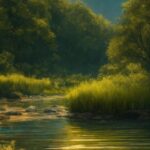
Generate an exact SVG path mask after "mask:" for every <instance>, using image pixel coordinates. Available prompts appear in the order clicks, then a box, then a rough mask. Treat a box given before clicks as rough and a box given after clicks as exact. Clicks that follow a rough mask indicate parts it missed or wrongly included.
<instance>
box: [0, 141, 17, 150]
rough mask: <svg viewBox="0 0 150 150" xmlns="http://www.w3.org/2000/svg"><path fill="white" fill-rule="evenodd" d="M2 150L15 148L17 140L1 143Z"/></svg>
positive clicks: (13, 149)
mask: <svg viewBox="0 0 150 150" xmlns="http://www.w3.org/2000/svg"><path fill="white" fill-rule="evenodd" d="M0 150H15V142H14V141H12V142H11V143H9V144H0Z"/></svg>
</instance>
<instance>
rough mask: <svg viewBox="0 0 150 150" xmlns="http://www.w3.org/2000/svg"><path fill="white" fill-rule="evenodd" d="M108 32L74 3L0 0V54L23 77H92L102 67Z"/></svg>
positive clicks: (105, 24)
mask: <svg viewBox="0 0 150 150" xmlns="http://www.w3.org/2000/svg"><path fill="white" fill-rule="evenodd" d="M109 28H110V23H109V22H108V21H107V20H106V19H104V18H103V17H102V16H97V15H96V14H94V13H93V12H92V11H91V10H90V9H89V8H87V7H86V6H84V5H83V4H80V3H78V4H71V3H69V2H68V1H65V0H56V1H54V0H43V1H39V0H17V1H16V0H9V1H6V0H0V52H3V51H7V52H9V53H12V54H13V55H14V67H15V68H16V69H17V70H18V71H21V72H23V73H25V74H28V75H31V74H36V75H38V76H41V75H42V76H46V75H49V74H52V73H60V72H61V73H66V72H67V73H69V72H91V69H93V71H94V72H95V71H96V70H97V68H98V67H99V66H100V65H102V64H104V62H106V58H105V49H106V45H107V41H108V38H109V37H110V33H111V29H109ZM85 63H86V64H87V65H86V66H85V65H84V64H85Z"/></svg>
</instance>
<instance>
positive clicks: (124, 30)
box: [103, 0, 150, 73]
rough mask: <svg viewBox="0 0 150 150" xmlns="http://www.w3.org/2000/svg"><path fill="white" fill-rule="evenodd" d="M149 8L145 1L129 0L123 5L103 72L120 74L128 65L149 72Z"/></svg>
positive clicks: (149, 4)
mask: <svg viewBox="0 0 150 150" xmlns="http://www.w3.org/2000/svg"><path fill="white" fill-rule="evenodd" d="M149 8H150V2H149V1H146V0H143V1H141V0H129V1H127V2H126V3H125V4H124V15H123V16H122V20H121V23H120V24H119V25H118V26H117V27H116V35H115V36H114V38H112V40H111V42H110V44H109V47H108V52H107V55H108V59H109V62H110V63H109V64H108V66H105V67H104V68H103V69H104V70H105V72H109V71H110V73H111V71H113V72H116V73H117V72H118V71H121V72H122V71H123V68H125V66H126V65H128V63H135V64H136V63H137V64H141V65H142V66H144V68H145V69H146V70H150V65H149V64H150V45H149V43H150V11H149ZM110 68H111V69H110ZM112 68H114V69H115V70H113V69H112Z"/></svg>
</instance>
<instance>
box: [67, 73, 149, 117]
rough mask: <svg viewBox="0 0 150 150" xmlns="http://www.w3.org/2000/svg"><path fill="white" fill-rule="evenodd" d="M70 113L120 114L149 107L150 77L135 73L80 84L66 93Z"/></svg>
mask: <svg viewBox="0 0 150 150" xmlns="http://www.w3.org/2000/svg"><path fill="white" fill-rule="evenodd" d="M67 99H68V100H69V103H70V110H71V111H73V112H92V113H111V114H116V113H121V112H125V111H130V110H143V109H144V110H145V109H150V77H149V75H146V74H142V73H136V74H130V75H126V76H125V75H120V74H119V75H114V76H106V77H103V78H102V79H100V80H93V81H90V82H85V83H82V84H81V85H80V86H77V87H75V88H73V89H71V90H70V92H69V93H68V95H67Z"/></svg>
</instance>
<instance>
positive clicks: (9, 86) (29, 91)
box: [0, 74, 51, 97]
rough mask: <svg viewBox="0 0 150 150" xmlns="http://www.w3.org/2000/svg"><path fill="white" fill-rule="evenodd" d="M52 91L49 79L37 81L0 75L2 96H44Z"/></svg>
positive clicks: (31, 78) (19, 76)
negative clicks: (14, 94) (48, 91)
mask: <svg viewBox="0 0 150 150" xmlns="http://www.w3.org/2000/svg"><path fill="white" fill-rule="evenodd" d="M50 89H51V81H50V80H49V79H46V78H45V79H35V78H33V77H25V76H23V75H18V74H12V75H0V95H1V97H2V96H8V95H9V94H12V93H16V92H17V93H22V94H24V95H37V94H39V95H40V94H43V93H44V92H45V91H46V90H50Z"/></svg>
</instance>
